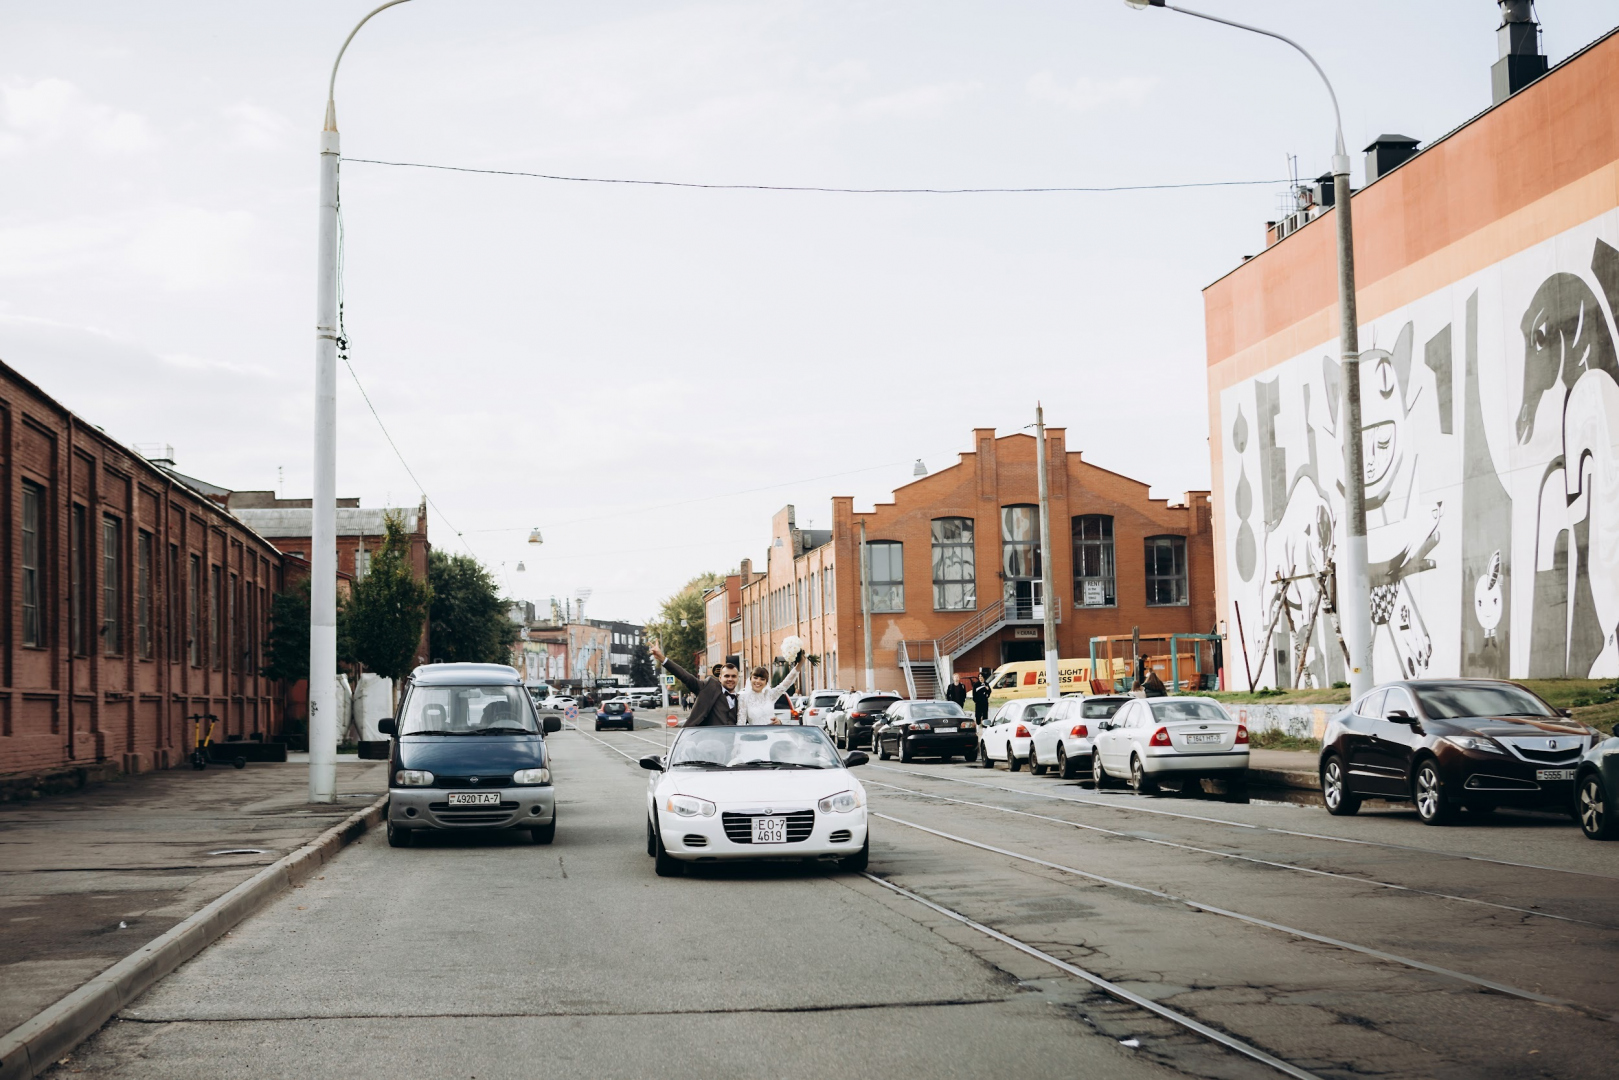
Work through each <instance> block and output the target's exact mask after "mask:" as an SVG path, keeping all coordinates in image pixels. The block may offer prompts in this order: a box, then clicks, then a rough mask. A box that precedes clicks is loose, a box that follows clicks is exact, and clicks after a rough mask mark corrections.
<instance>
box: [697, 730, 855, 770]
mask: <svg viewBox="0 0 1619 1080" xmlns="http://www.w3.org/2000/svg"><path fill="white" fill-rule="evenodd" d="M680 766H689V767H691V768H722V769H837V768H841V767H842V766H843V762H842V760H841V759H840V758H839V757H838V752H837V750H836V749H834V748H833V746H832V740H831V739H828V738H827V737H826V732H824V731H822V730H821V729H820V728H814V727H771V728H766V729H760V728H757V727H700V728H688V729H686V730H684V731H682V732H681V733H680V737H679V738H678V739H676V740H675V745H674V746H673V747H672V748H671V749H670V751H669V767H670V768H679V767H680Z"/></svg>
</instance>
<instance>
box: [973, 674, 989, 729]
mask: <svg viewBox="0 0 1619 1080" xmlns="http://www.w3.org/2000/svg"><path fill="white" fill-rule="evenodd" d="M973 719H975V720H977V721H978V722H979V724H983V722H984V721H985V720H988V719H989V684H988V683H986V682H984V680H982V679H979V680H978V681H977V682H975V683H973Z"/></svg>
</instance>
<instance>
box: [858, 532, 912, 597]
mask: <svg viewBox="0 0 1619 1080" xmlns="http://www.w3.org/2000/svg"><path fill="white" fill-rule="evenodd" d="M866 548H867V552H868V556H869V557H870V559H871V577H870V579H869V580H870V582H871V610H872V611H873V612H894V611H904V610H905V545H904V544H901V543H900V542H899V541H898V540H872V541H870V542H869V543H867V544H866Z"/></svg>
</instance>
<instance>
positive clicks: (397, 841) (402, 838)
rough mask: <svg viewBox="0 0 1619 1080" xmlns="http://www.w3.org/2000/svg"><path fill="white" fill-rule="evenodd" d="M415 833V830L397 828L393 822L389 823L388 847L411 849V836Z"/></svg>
mask: <svg viewBox="0 0 1619 1080" xmlns="http://www.w3.org/2000/svg"><path fill="white" fill-rule="evenodd" d="M413 832H415V830H414V829H401V828H398V827H397V826H395V825H394V823H393V822H391V821H390V822H388V846H389V847H410V834H411V833H413Z"/></svg>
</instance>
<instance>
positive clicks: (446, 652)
mask: <svg viewBox="0 0 1619 1080" xmlns="http://www.w3.org/2000/svg"><path fill="white" fill-rule="evenodd" d="M427 582H428V584H429V585H431V586H432V587H433V603H432V608H431V610H430V612H429V615H428V618H429V620H430V622H431V626H432V635H433V656H434V658H435V659H439V660H443V661H445V662H447V663H452V664H455V663H473V664H510V663H511V662H512V652H511V647H512V644H513V643H514V642H516V641H517V631H518V628H517V624H516V623H514V622H512V621H511V619H509V618H508V617H507V616H506V608H507V603H506V601H504V600H502V599H501V598H500V593H499V592H498V591H497V590H496V589H495V579H494V578H492V577H490V575H489V571H487V570H485V569H484V568H483V564H481V563H480V562H478V560H477V559H474V558H473V557H472V556H470V555H447V554H445V553H444V552H442V551H435V552H432V553H431V554H429V555H428V557H427Z"/></svg>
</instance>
